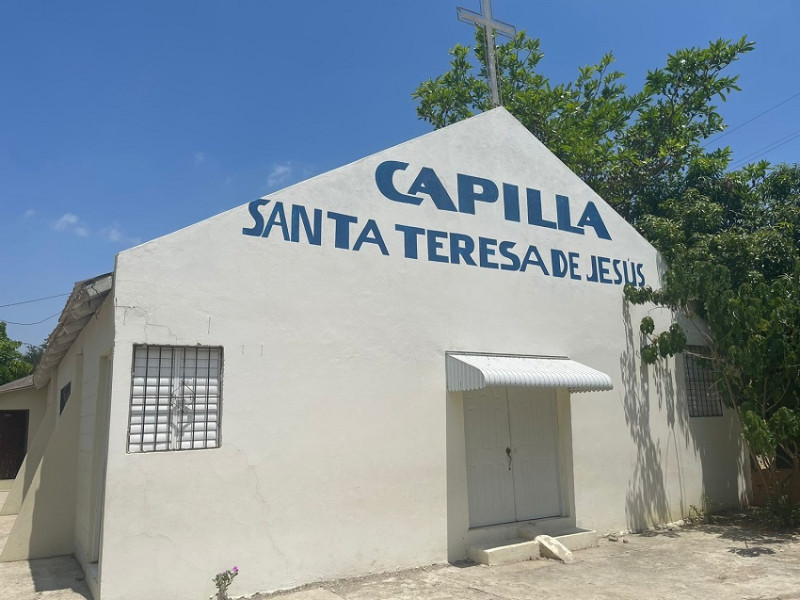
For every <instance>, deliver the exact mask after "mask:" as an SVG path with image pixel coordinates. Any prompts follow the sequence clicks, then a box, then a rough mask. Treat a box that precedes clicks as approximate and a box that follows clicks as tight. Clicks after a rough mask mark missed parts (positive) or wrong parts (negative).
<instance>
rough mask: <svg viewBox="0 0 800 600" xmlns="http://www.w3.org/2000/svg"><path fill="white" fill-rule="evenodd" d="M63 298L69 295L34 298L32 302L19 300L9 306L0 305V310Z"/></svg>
mask: <svg viewBox="0 0 800 600" xmlns="http://www.w3.org/2000/svg"><path fill="white" fill-rule="evenodd" d="M64 296H69V294H56V295H55V296H46V297H45V298H34V299H33V300H21V301H20V302H11V303H10V304H0V308H7V307H9V306H19V305H20V304H30V303H31V302H41V301H42V300H52V299H53V298H63V297H64Z"/></svg>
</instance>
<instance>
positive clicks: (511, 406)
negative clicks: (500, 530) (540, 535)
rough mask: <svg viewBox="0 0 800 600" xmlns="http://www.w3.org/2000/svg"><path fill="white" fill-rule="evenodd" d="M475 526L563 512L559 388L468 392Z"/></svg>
mask: <svg viewBox="0 0 800 600" xmlns="http://www.w3.org/2000/svg"><path fill="white" fill-rule="evenodd" d="M464 429H465V436H466V453H467V489H468V501H469V520H470V527H480V526H482V525H494V524H499V523H511V522H514V521H527V520H530V519H541V518H545V517H552V516H556V515H561V514H562V499H561V496H562V493H561V473H560V471H561V469H560V467H559V456H558V454H559V453H558V416H557V413H556V397H555V390H548V389H530V388H518V387H492V388H486V389H482V390H475V391H471V392H465V393H464Z"/></svg>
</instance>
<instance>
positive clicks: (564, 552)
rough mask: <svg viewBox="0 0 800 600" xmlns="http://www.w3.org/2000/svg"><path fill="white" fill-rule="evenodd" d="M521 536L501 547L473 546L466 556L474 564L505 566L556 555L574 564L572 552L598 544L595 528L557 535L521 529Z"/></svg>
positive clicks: (559, 558)
mask: <svg viewBox="0 0 800 600" xmlns="http://www.w3.org/2000/svg"><path fill="white" fill-rule="evenodd" d="M519 533H520V538H518V539H516V540H512V541H511V542H510V543H505V544H502V545H499V546H491V545H490V546H470V547H469V548H468V549H467V556H468V557H469V559H470V560H471V561H473V562H475V563H478V564H483V565H489V566H494V565H504V564H508V563H514V562H521V561H524V560H538V559H539V558H541V557H546V558H554V559H557V560H560V561H562V562H564V563H571V562H572V561H573V560H574V559H573V558H572V552H573V551H576V550H583V549H584V548H593V547H594V546H597V540H598V537H599V536H598V534H597V532H596V531H593V530H591V531H590V530H585V529H579V530H573V531H568V532H564V533H562V534H560V535H556V536H552V537H551V536H548V535H542V533H541V532H535V533H534V532H533V531H531V530H528V529H525V528H521V529H520V530H519Z"/></svg>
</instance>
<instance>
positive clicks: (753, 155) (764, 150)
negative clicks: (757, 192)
mask: <svg viewBox="0 0 800 600" xmlns="http://www.w3.org/2000/svg"><path fill="white" fill-rule="evenodd" d="M797 138H800V129H798V130H797V131H794V132H792V133H790V134H788V135H785V136H783V137H782V138H779V139H777V140H775V141H774V142H772V143H771V144H768V145H766V146H764V147H763V148H761V149H760V150H756V151H755V152H751V153H750V154H748V155H747V156H745V157H744V158H742V159H739V160H737V161H736V162H735V163H734V164H733V165H731V166H730V168H731V169H736V168H738V167H740V166H741V165H743V164H745V163H748V162H752V159H754V158H757V157H759V156H764V155H766V154H768V153H769V152H772V151H773V150H776V149H777V148H780V147H781V146H784V145H786V144H788V143H789V142H792V141H794V140H796V139H797Z"/></svg>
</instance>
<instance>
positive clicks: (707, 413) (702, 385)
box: [683, 346, 722, 417]
mask: <svg viewBox="0 0 800 600" xmlns="http://www.w3.org/2000/svg"><path fill="white" fill-rule="evenodd" d="M692 355H696V356H692ZM708 355H709V353H708V348H706V347H705V346H687V347H686V353H685V354H684V355H683V358H684V361H683V362H684V365H685V372H686V399H687V401H688V403H689V416H690V417H721V416H722V401H721V400H720V397H719V394H718V393H717V388H716V386H715V385H714V371H713V370H712V369H711V367H710V365H709V363H708V361H706V360H703V359H702V358H700V357H701V356H708Z"/></svg>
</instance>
